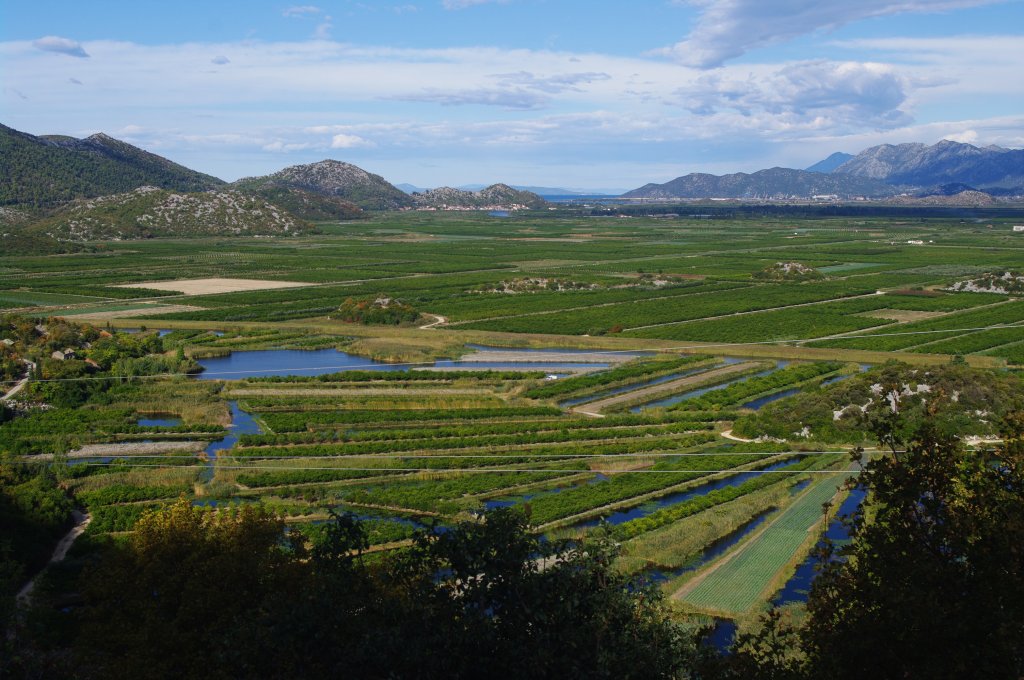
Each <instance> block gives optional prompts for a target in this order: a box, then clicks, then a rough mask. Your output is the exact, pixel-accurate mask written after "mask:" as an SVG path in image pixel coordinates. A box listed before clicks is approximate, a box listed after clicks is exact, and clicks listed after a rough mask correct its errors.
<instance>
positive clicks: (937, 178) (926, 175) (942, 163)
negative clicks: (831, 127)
mask: <svg viewBox="0 0 1024 680" xmlns="http://www.w3.org/2000/svg"><path fill="white" fill-rule="evenodd" d="M833 172H834V173H842V174H847V175H853V176H855V177H866V178H871V179H877V180H881V181H884V182H886V183H888V184H895V185H909V186H915V187H930V186H935V185H942V184H952V183H962V184H966V185H969V186H972V187H976V188H978V189H988V188H1004V189H1008V188H1013V187H1020V186H1024V150H1021V149H1017V150H1013V149H1004V148H1002V147H999V146H987V147H983V148H982V147H977V146H974V145H972V144H962V143H960V142H953V141H950V140H948V139H944V140H942V141H941V142H939V143H937V144H933V145H931V146H928V145H926V144H897V145H892V144H881V145H879V146H873V147H871V148H870V149H865V150H864V151H861V152H860V153H859V154H857V155H856V156H854V157H853V158H851V159H850V160H848V161H846V162H845V163H843V164H841V165H839V166H838V167H837V168H835V170H833Z"/></svg>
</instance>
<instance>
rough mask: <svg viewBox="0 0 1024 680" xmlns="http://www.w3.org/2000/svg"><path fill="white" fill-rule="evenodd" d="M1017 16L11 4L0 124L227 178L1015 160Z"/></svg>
mask: <svg viewBox="0 0 1024 680" xmlns="http://www.w3.org/2000/svg"><path fill="white" fill-rule="evenodd" d="M1021 63H1024V2H1022V0H858V2H850V1H849V0H843V1H841V2H839V1H835V0H633V1H632V2H628V3H627V2H611V1H608V2H604V1H601V0H590V1H589V2H584V1H576V0H409V1H407V2H337V1H332V2H326V1H325V2H316V0H311V1H310V2H309V4H306V3H305V2H303V3H301V4H291V3H288V2H267V1H265V0H253V1H249V2H194V1H189V0H179V1H178V2H175V3H162V2H161V3H140V2H137V1H136V2H132V3H128V2H120V1H115V0H92V1H90V2H82V1H81V0H76V1H74V2H72V1H67V0H46V1H45V2H36V3H29V2H7V3H3V6H2V7H0V85H2V93H0V122H2V123H4V124H6V125H9V126H11V127H14V128H17V129H20V130H25V131H27V132H31V133H33V134H70V135H74V136H85V135H88V134H91V133H93V132H98V131H103V132H107V133H108V134H111V135H113V136H115V137H118V138H121V139H125V140H127V141H129V142H132V143H134V144H137V145H139V146H142V147H143V148H146V149H149V150H151V151H153V152H155V153H159V154H162V155H165V156H167V157H169V158H171V159H173V160H176V161H178V162H181V163H184V164H186V165H189V166H190V167H194V168H196V169H198V170H202V171H205V172H209V173H211V174H215V175H218V176H220V177H223V178H225V179H229V180H230V179H235V178H237V177H241V176H246V175H254V174H264V173H267V172H271V171H274V170H277V169H280V168H281V167H284V166H287V165H294V164H297V163H307V162H312V161H316V160H320V159H323V158H337V159H339V160H345V161H348V162H352V163H356V164H357V165H360V166H362V167H364V168H366V169H367V170H370V171H372V172H377V173H379V174H382V175H384V176H385V177H386V178H387V179H389V180H391V181H393V182H396V183H397V182H411V183H413V184H417V185H419V186H428V187H429V186H439V185H443V184H449V185H458V184H466V183H489V182H495V181H504V182H509V183H517V184H538V185H547V186H569V187H580V188H594V189H598V188H606V189H629V188H634V187H637V186H640V185H642V184H644V183H646V182H651V181H655V182H663V181H667V180H669V179H672V178H673V177H676V176H679V175H682V174H685V173H688V172H697V171H701V172H713V173H717V174H720V173H725V172H735V171H751V170H756V169H760V168H763V167H771V166H775V165H781V166H787V167H804V166H807V165H810V164H811V163H813V162H815V161H817V160H819V159H821V158H823V157H825V156H827V155H828V154H830V153H832V152H833V151H839V150H841V151H848V152H857V151H860V150H862V149H864V148H866V147H869V146H872V145H874V144H879V143H898V142H908V141H914V142H925V143H934V142H936V141H939V140H940V139H943V138H947V139H956V140H958V141H968V142H971V143H975V144H979V145H986V144H1000V145H1002V146H1008V147H1014V148H1019V147H1022V146H1024V76H1022V75H1021V67H1020V64H1021Z"/></svg>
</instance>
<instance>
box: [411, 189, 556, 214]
mask: <svg viewBox="0 0 1024 680" xmlns="http://www.w3.org/2000/svg"><path fill="white" fill-rule="evenodd" d="M412 199H413V201H414V202H415V204H416V207H418V208H432V209H434V210H522V209H542V208H545V207H547V205H548V204H547V201H545V200H544V199H543V198H541V197H540V196H538V195H537V194H535V193H533V192H530V191H519V190H518V189H513V188H512V187H510V186H509V185H507V184H492V185H491V186H489V187H485V188H483V189H481V190H480V191H465V190H463V189H453V188H452V187H440V188H438V189H430V190H429V191H424V192H422V193H414V194H412Z"/></svg>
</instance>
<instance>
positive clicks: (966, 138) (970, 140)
mask: <svg viewBox="0 0 1024 680" xmlns="http://www.w3.org/2000/svg"><path fill="white" fill-rule="evenodd" d="M943 139H948V140H949V141H951V142H960V143H961V144H976V143H977V142H978V132H977V131H976V130H964V131H963V132H956V133H954V134H951V135H946V136H945V137H943Z"/></svg>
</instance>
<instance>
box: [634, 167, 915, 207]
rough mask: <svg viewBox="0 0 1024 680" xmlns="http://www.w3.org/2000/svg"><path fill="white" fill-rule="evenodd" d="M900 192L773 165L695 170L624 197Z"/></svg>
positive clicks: (769, 196)
mask: <svg viewBox="0 0 1024 680" xmlns="http://www.w3.org/2000/svg"><path fill="white" fill-rule="evenodd" d="M896 193H898V190H897V189H895V188H894V187H892V186H889V185H887V184H885V183H884V182H880V181H878V180H874V179H866V178H859V177H853V176H843V175H839V176H837V175H834V174H827V173H820V172H809V171H807V170H793V169H791V168H771V169H768V170H758V171H757V172H754V173H749V174H748V173H745V172H737V173H734V174H731V175H721V176H719V175H709V174H704V173H692V174H689V175H685V176H683V177H677V178H676V179H674V180H671V181H669V182H665V183H664V184H647V185H644V186H642V187H640V188H639V189H634V190H633V191H629V192H626V193H625V194H623V195H622V197H623V198H634V199H651V200H671V199H702V198H729V199H747V200H779V199H790V198H809V197H812V196H837V197H839V198H853V197H868V198H885V197H888V196H892V195H894V194H896Z"/></svg>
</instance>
